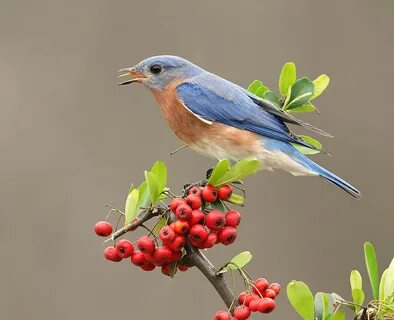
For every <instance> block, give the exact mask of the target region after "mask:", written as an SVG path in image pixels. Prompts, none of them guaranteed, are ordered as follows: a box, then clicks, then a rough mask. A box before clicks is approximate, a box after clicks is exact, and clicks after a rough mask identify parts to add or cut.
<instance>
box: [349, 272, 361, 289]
mask: <svg viewBox="0 0 394 320" xmlns="http://www.w3.org/2000/svg"><path fill="white" fill-rule="evenodd" d="M350 287H351V289H352V290H353V289H361V290H362V289H363V279H362V277H361V274H360V272H358V271H357V270H352V271H351V272H350Z"/></svg>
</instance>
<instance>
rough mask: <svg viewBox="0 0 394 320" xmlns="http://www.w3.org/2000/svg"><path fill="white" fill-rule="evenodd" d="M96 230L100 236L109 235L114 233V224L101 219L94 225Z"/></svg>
mask: <svg viewBox="0 0 394 320" xmlns="http://www.w3.org/2000/svg"><path fill="white" fill-rule="evenodd" d="M94 232H96V234H97V235H98V236H99V237H108V236H110V235H111V233H112V226H111V224H110V223H109V222H107V221H99V222H97V223H96V225H95V226H94Z"/></svg>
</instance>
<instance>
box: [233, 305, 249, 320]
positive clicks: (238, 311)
mask: <svg viewBox="0 0 394 320" xmlns="http://www.w3.org/2000/svg"><path fill="white" fill-rule="evenodd" d="M249 316H250V309H249V308H248V307H247V306H238V307H236V308H235V309H234V318H237V319H239V320H246V319H248V318H249Z"/></svg>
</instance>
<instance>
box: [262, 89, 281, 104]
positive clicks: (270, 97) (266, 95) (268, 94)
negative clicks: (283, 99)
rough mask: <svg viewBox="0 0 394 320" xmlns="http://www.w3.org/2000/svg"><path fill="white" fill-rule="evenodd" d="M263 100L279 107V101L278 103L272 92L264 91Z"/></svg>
mask: <svg viewBox="0 0 394 320" xmlns="http://www.w3.org/2000/svg"><path fill="white" fill-rule="evenodd" d="M264 99H265V100H268V101H270V102H272V103H273V104H274V105H276V106H277V107H281V103H280V101H279V98H278V96H277V95H276V94H275V93H274V92H272V91H269V90H268V91H266V92H265V93H264Z"/></svg>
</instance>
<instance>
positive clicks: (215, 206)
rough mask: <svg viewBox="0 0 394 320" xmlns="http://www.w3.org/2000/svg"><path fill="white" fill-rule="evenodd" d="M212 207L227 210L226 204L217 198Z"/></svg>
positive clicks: (222, 210)
mask: <svg viewBox="0 0 394 320" xmlns="http://www.w3.org/2000/svg"><path fill="white" fill-rule="evenodd" d="M211 208H212V210H219V211H221V212H226V211H227V209H226V207H225V206H224V204H223V202H222V201H221V200H216V201H215V202H212V203H211Z"/></svg>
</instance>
